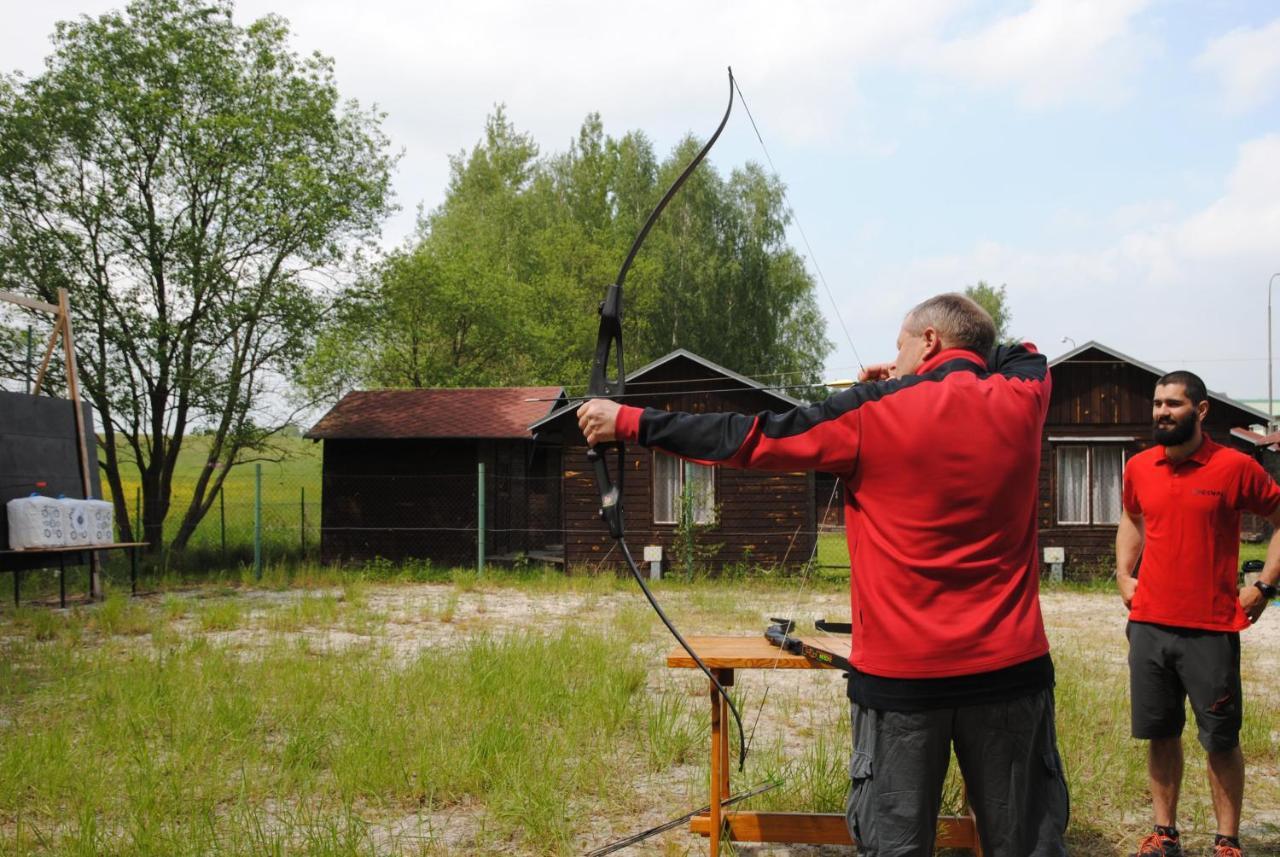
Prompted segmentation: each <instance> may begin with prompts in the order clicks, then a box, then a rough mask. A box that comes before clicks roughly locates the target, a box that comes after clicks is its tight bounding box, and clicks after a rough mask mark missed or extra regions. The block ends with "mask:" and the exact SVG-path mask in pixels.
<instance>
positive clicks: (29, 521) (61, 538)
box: [5, 494, 67, 550]
mask: <svg viewBox="0 0 1280 857" xmlns="http://www.w3.org/2000/svg"><path fill="white" fill-rule="evenodd" d="M5 510H6V512H7V513H8V516H9V547H10V548H11V549H12V550H30V549H32V548H60V547H65V546H66V544H67V530H66V523H65V522H64V514H65V512H64V510H63V505H62V503H61V502H59V501H58V500H55V499H53V498H52V497H41V496H40V495H39V494H32V495H31V496H30V497H18V498H16V499H13V500H10V501H9V502H8V503H6V504H5Z"/></svg>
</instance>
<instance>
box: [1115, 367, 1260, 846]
mask: <svg viewBox="0 0 1280 857" xmlns="http://www.w3.org/2000/svg"><path fill="white" fill-rule="evenodd" d="M1208 412H1209V397H1208V394H1207V392H1206V390H1205V387H1204V382H1203V381H1201V380H1200V378H1199V377H1197V376H1196V375H1193V374H1192V373H1190V372H1170V373H1169V374H1168V375H1165V376H1164V377H1162V378H1160V379H1159V380H1158V381H1156V391H1155V398H1154V399H1153V400H1152V421H1153V427H1152V433H1153V436H1154V438H1155V441H1156V446H1153V447H1151V448H1150V449H1147V450H1144V451H1142V452H1140V453H1138V454H1137V455H1135V456H1134V457H1133V458H1131V459H1129V461H1128V463H1127V464H1126V465H1125V468H1124V503H1123V510H1122V512H1121V515H1120V525H1119V527H1118V528H1117V530H1116V582H1117V584H1118V585H1119V587H1120V597H1121V598H1122V599H1124V604H1125V606H1126V607H1128V608H1129V626H1128V628H1127V629H1126V632H1125V633H1126V636H1127V637H1128V638H1129V687H1130V698H1131V705H1132V721H1133V724H1132V725H1133V737H1135V738H1145V739H1148V740H1149V741H1150V744H1149V745H1148V747H1147V773H1148V776H1149V779H1150V784H1151V798H1152V808H1153V810H1154V815H1155V829H1154V830H1153V831H1152V833H1151V834H1150V835H1148V836H1147V837H1146V838H1145V839H1143V840H1142V843H1141V844H1140V845H1139V846H1138V854H1139V855H1159V857H1181V855H1182V846H1181V845H1180V844H1179V842H1178V828H1177V813H1178V791H1179V788H1180V787H1181V784H1182V728H1183V726H1184V725H1185V721H1186V712H1185V704H1186V700H1187V698H1188V697H1189V698H1190V699H1191V710H1192V711H1193V712H1194V713H1195V717H1196V724H1197V726H1198V728H1199V739H1200V744H1201V746H1203V747H1204V749H1205V752H1206V753H1207V754H1208V762H1209V786H1210V790H1211V791H1212V793H1213V810H1214V815H1215V816H1216V817H1217V822H1218V835H1217V837H1216V841H1215V843H1214V854H1215V857H1240V853H1241V852H1240V842H1239V839H1238V838H1237V837H1238V835H1239V830H1240V807H1241V803H1242V801H1243V797H1244V756H1242V755H1241V753H1240V723H1241V715H1242V700H1241V696H1240V631H1241V629H1243V628H1247V627H1249V625H1250V624H1251V623H1253V622H1256V621H1258V617H1259V616H1261V615H1262V611H1263V610H1265V609H1266V606H1267V602H1268V600H1270V599H1271V598H1274V597H1275V595H1276V587H1275V584H1276V581H1277V579H1280V488H1278V487H1277V486H1276V484H1275V482H1274V481H1273V480H1272V479H1271V477H1270V476H1268V475H1267V472H1266V471H1265V470H1263V469H1262V467H1261V466H1260V465H1259V464H1258V463H1257V462H1256V461H1254V460H1253V459H1252V458H1250V457H1248V456H1247V455H1244V454H1243V453H1240V452H1236V451H1235V450H1232V449H1227V448H1226V447H1223V446H1219V445H1218V444H1216V443H1214V442H1213V440H1212V439H1210V437H1209V436H1208V435H1207V434H1205V433H1204V431H1203V428H1202V424H1203V422H1204V418H1205V415H1206V414H1207V413H1208ZM1244 511H1249V512H1254V513H1255V514H1258V515H1263V516H1265V517H1268V518H1270V520H1271V522H1272V524H1275V525H1277V529H1276V531H1275V535H1273V536H1272V538H1271V544H1270V545H1269V546H1268V548H1267V559H1266V563H1265V564H1264V566H1263V569H1262V574H1261V578H1260V580H1259V581H1258V583H1257V584H1256V585H1255V586H1246V587H1245V588H1243V589H1237V588H1236V581H1237V579H1238V578H1237V576H1236V565H1237V562H1238V561H1239V555H1240V513H1241V512H1244ZM1140 555H1141V563H1142V564H1141V573H1140V574H1139V575H1138V576H1137V577H1135V576H1134V570H1135V568H1137V566H1138V561H1139V556H1140Z"/></svg>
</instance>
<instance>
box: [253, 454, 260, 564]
mask: <svg viewBox="0 0 1280 857" xmlns="http://www.w3.org/2000/svg"><path fill="white" fill-rule="evenodd" d="M253 578H254V580H262V462H258V463H257V464H255V465H253Z"/></svg>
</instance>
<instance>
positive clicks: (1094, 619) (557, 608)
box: [211, 585, 1280, 857]
mask: <svg viewBox="0 0 1280 857" xmlns="http://www.w3.org/2000/svg"><path fill="white" fill-rule="evenodd" d="M249 597H251V598H253V597H257V596H255V595H251V596H249ZM262 597H264V598H268V599H271V600H273V601H276V600H279V599H288V598H290V597H297V596H296V595H291V594H284V595H281V594H275V593H272V594H268V593H264V594H263V595H262ZM659 598H660V600H662V601H663V603H664V605H665V606H666V607H667V609H668V612H671V613H673V614H674V616H675V618H676V621H677V624H678V626H679V627H681V628H682V630H685V631H686V632H689V633H694V632H695V631H700V630H703V629H702V628H700V627H698V626H697V622H698V619H705V617H706V615H707V613H708V611H709V609H710V608H706V607H703V608H699V607H698V605H697V604H696V603H692V602H693V601H696V597H691V596H690V595H689V594H688V593H683V592H678V591H664V592H661V593H660V595H659ZM777 598H778V596H777V595H776V594H773V595H770V594H760V593H752V592H746V593H743V594H742V595H741V597H740V598H737V599H735V604H734V611H733V612H734V614H735V616H737V617H739V619H740V618H741V617H742V616H744V615H745V616H750V615H753V614H754V615H758V616H759V617H760V621H761V622H762V623H763V620H764V618H765V617H767V616H768V615H770V614H771V613H773V612H778V611H779V604H778V603H777ZM785 600H786V599H784V601H785ZM366 601H367V606H368V608H369V610H371V611H372V612H374V613H376V614H381V615H382V616H384V617H385V618H386V623H385V624H384V625H382V626H381V627H379V628H378V629H377V630H376V631H375V632H374V636H365V635H362V634H357V633H352V632H350V631H346V630H339V629H307V630H303V631H299V632H297V633H298V634H299V635H301V636H305V637H306V638H307V639H308V641H309V642H310V643H311V644H312V645H313V646H315V647H316V648H318V649H321V650H323V649H324V648H326V647H333V648H343V647H346V646H350V645H359V644H366V643H369V642H375V641H376V642H377V643H379V644H382V645H388V646H390V647H391V650H392V651H393V652H394V653H395V655H396V656H397V657H398V658H401V659H404V660H405V661H409V660H413V659H415V658H417V657H419V656H420V655H423V654H424V653H429V652H431V651H433V650H435V651H438V650H439V649H440V647H442V646H446V647H447V646H451V645H461V644H462V643H463V642H465V641H466V640H467V639H469V638H470V637H471V636H473V635H476V634H488V635H495V636H502V635H505V634H510V633H522V632H525V631H527V629H528V628H529V627H530V625H532V624H536V625H538V626H541V627H544V628H545V627H552V626H554V625H556V624H558V623H564V622H569V623H573V622H589V623H592V624H603V623H607V620H608V617H609V616H611V615H614V614H615V613H617V612H618V611H620V610H624V609H633V608H635V607H636V606H637V605H640V606H641V607H642V608H643V609H647V606H644V605H643V603H642V599H641V597H640V595H639V593H631V592H619V593H612V594H604V595H602V594H579V593H572V592H570V593H563V592H561V593H545V594H540V593H528V592H523V591H519V590H514V589H504V588H498V589H484V588H478V589H477V590H475V591H466V592H457V591H456V590H455V589H454V588H453V587H451V586H447V585H398V586H394V587H372V588H370V589H369V590H368V591H367V593H366ZM1041 604H1042V608H1043V611H1044V615H1045V624H1046V628H1047V631H1048V634H1049V637H1050V641H1051V644H1052V645H1053V647H1054V648H1055V649H1058V650H1072V649H1077V650H1084V651H1086V652H1088V653H1089V656H1090V657H1091V658H1096V660H1097V664H1098V668H1099V669H1100V670H1107V671H1108V672H1110V671H1119V670H1124V669H1126V666H1125V664H1126V652H1127V646H1126V643H1125V637H1124V627H1125V622H1126V611H1125V609H1124V608H1123V606H1122V605H1121V603H1120V601H1119V598H1118V596H1115V595H1111V594H1107V593H1096V594H1082V593H1068V592H1047V593H1045V594H1044V595H1043V596H1042V599H1041ZM781 609H782V612H789V613H790V614H791V615H793V616H796V617H805V619H806V621H807V619H808V618H814V617H821V616H828V617H831V618H836V617H839V616H842V615H846V614H847V601H846V600H845V597H844V596H843V595H839V594H830V593H827V594H821V595H810V596H808V597H807V598H805V599H804V601H803V604H800V605H792V604H788V605H785V606H784V607H782V608H781ZM446 611H447V613H448V615H449V617H450V618H449V621H447V622H446V621H441V619H440V617H441V615H442V613H443V612H446ZM690 611H697V612H694V613H692V614H690ZM682 614H685V616H686V618H685V620H684V621H681V615H682ZM690 615H691V616H693V617H697V618H688V617H689V616H690ZM717 621H718V620H717ZM751 621H754V620H751ZM749 625H750V621H748V622H746V623H744V624H743V627H736V628H732V629H730V628H727V627H724V628H715V629H713V630H714V632H716V633H720V632H727V631H731V630H732V631H733V632H735V633H750V632H751V631H752V629H751V628H750V627H749ZM211 636H212V637H214V638H215V639H221V640H223V641H224V642H227V643H230V644H232V645H236V646H242V647H244V649H245V650H246V652H251V651H252V650H253V649H254V648H255V646H256V645H257V644H259V643H265V642H266V641H267V640H268V639H272V638H273V637H276V638H278V637H277V635H276V634H275V633H274V632H267V631H258V630H240V631H230V632H222V633H219V634H213V635H211ZM1242 640H1243V647H1242V651H1243V653H1244V654H1243V657H1244V659H1245V662H1246V674H1247V675H1250V676H1253V679H1252V680H1251V681H1250V682H1248V684H1247V686H1246V699H1247V700H1248V703H1249V704H1251V705H1262V706H1266V707H1268V708H1271V709H1273V710H1276V711H1280V683H1278V682H1274V681H1270V680H1268V677H1269V676H1271V675H1274V674H1275V665H1276V654H1275V653H1276V651H1277V648H1278V647H1280V609H1277V610H1273V611H1272V612H1270V613H1268V614H1267V615H1265V616H1264V619H1263V621H1262V622H1261V623H1259V624H1258V625H1257V626H1255V627H1253V628H1250V629H1248V630H1247V631H1246V632H1244V634H1243V635H1242ZM672 646H673V642H672V641H671V639H670V638H669V637H667V636H666V635H665V631H661V629H659V633H658V634H657V635H655V637H654V638H653V640H652V642H651V643H650V644H648V645H646V646H645V647H644V651H640V652H637V656H638V657H644V658H648V659H652V660H653V661H654V662H655V663H661V662H662V659H663V658H664V656H665V653H666V652H667V651H668V650H669V649H670V648H671V647H672ZM822 678H824V677H822V676H819V675H818V674H815V673H812V672H809V671H788V670H779V671H773V672H772V673H771V674H770V675H768V676H767V679H766V680H765V682H766V683H767V686H768V690H767V692H768V694H769V698H768V700H766V703H767V704H766V705H765V706H763V707H761V706H759V705H758V702H756V701H755V700H758V699H759V697H758V696H755V697H753V701H752V702H751V703H749V704H748V705H746V706H744V708H745V709H746V710H744V712H743V716H744V719H745V720H746V731H747V734H748V735H749V736H752V743H753V746H765V745H769V744H772V743H774V742H780V743H781V744H782V746H783V747H784V752H785V754H786V755H787V756H788V757H799V756H800V755H801V754H802V753H803V752H804V750H805V748H806V746H807V745H808V742H809V741H810V736H811V734H812V733H811V731H810V730H809V729H808V728H807V726H808V725H809V724H810V723H811V721H812V718H813V717H814V714H815V712H819V711H821V712H823V713H824V716H829V712H830V711H833V710H837V707H843V706H845V705H847V701H846V699H845V696H844V683H843V682H841V681H822ZM758 681H759V675H758V674H757V675H756V676H752V675H751V674H750V673H748V672H744V673H743V674H742V678H741V679H740V682H741V683H742V684H743V685H744V686H746V687H745V688H744V689H747V690H748V694H749V695H750V694H751V693H758V692H759V690H758V689H756V690H754V691H753V690H751V689H750V688H749V684H748V683H752V682H758ZM673 683H675V684H676V685H677V686H683V687H685V688H686V689H687V692H688V693H689V694H690V695H691V696H693V695H701V694H703V693H705V690H704V685H703V683H702V681H701V679H700V677H698V676H696V675H694V674H693V673H692V671H688V672H685V671H681V672H680V674H672V673H670V672H668V671H666V670H654V671H652V672H651V674H650V685H651V688H652V689H653V690H655V691H657V690H659V689H662V688H664V687H665V688H670V687H671V686H672V684H673ZM799 700H802V701H803V702H802V703H798V702H797V701H799ZM1277 728H1278V729H1280V718H1277ZM1272 737H1273V740H1277V741H1280V732H1277V733H1273V736H1272ZM694 776H695V772H694V771H692V770H690V771H671V772H667V775H666V777H665V781H658V780H656V779H653V778H650V779H648V780H645V779H641V780H639V781H637V782H636V784H635V788H636V790H637V792H638V793H640V794H646V793H649V794H653V795H654V796H655V798H656V797H657V796H659V795H662V796H663V799H660V800H655V801H654V803H655V805H662V806H668V807H669V806H670V805H671V795H672V785H671V784H672V782H673V781H674V782H682V781H683V782H688V781H690V780H692V779H693V777H694ZM748 778H749V777H748ZM735 787H736V784H735ZM688 799H689V805H690V807H692V806H694V805H695V803H697V804H701V803H703V802H704V801H705V798H704V797H703V796H702V795H701V794H700V793H699V794H689V796H688ZM1275 809H1276V810H1277V811H1276V812H1266V813H1265V815H1266V816H1267V817H1266V819H1264V821H1265V822H1266V823H1267V824H1271V825H1280V807H1278V808H1275ZM1273 816H1274V817H1273ZM473 820H474V814H473V812H472V811H471V810H470V809H469V808H465V807H454V808H451V809H450V810H449V811H448V812H447V813H440V814H431V815H425V814H424V815H414V816H410V817H405V818H388V819H385V820H383V821H381V822H379V823H378V825H377V826H378V828H379V829H380V839H381V840H382V841H384V842H385V843H386V845H387V847H388V850H395V851H399V850H402V849H403V850H405V851H412V850H413V842H414V841H416V840H421V839H426V838H430V839H434V840H435V841H436V842H437V843H440V842H445V843H457V844H458V845H459V846H460V847H459V852H460V853H461V852H464V851H466V850H467V849H466V847H465V844H464V843H465V842H466V841H467V839H468V834H469V832H470V831H471V830H472V827H473V824H472V822H473ZM666 820H667V818H666V815H664V814H663V813H662V812H661V811H658V810H655V811H653V812H652V813H647V814H645V815H644V816H643V817H638V818H635V819H631V820H628V822H627V824H626V827H625V829H626V830H630V829H636V830H639V829H643V828H645V827H648V826H651V825H655V824H658V823H661V822H663V821H666ZM1129 821H1131V822H1132V823H1134V824H1140V823H1143V822H1142V820H1141V819H1130V820H1129ZM593 826H594V827H595V828H596V829H597V830H598V831H599V832H598V833H597V834H596V835H592V836H591V837H590V840H589V843H588V844H589V846H590V847H598V846H599V845H601V844H603V843H605V842H608V841H610V840H611V839H612V838H614V837H616V836H618V835H619V833H618V824H617V822H616V820H615V821H614V822H612V823H611V822H609V821H608V820H606V819H598V820H597V822H596V824H595V825H593ZM704 843H705V840H701V839H698V838H696V837H692V836H690V835H688V834H687V833H684V832H681V831H676V832H673V833H670V834H665V835H664V836H662V837H658V838H655V839H653V840H650V841H649V842H648V843H645V844H644V845H639V846H635V847H632V848H629V849H626V850H624V851H622V852H619V853H623V854H686V853H689V854H697V853H702V850H701V849H702V848H704V847H705V844H704ZM736 853H739V854H743V855H758V857H766V855H767V857H801V855H804V856H805V857H820V856H822V855H826V856H827V857H830V855H845V854H853V853H855V852H854V851H853V850H852V849H849V848H839V847H829V846H824V847H821V848H819V847H812V846H781V845H771V846H763V845H762V846H751V845H742V844H740V845H738V846H737V852H736ZM1090 853H1091V854H1093V853H1099V854H1101V853H1106V850H1105V849H1103V850H1100V851H1098V852H1094V851H1093V850H1092V849H1090ZM1114 853H1122V852H1120V851H1115V852H1114ZM1250 853H1251V854H1261V853H1272V854H1274V853H1277V852H1274V851H1270V852H1268V851H1266V850H1263V851H1259V850H1257V849H1254V850H1253V851H1251V852H1250Z"/></svg>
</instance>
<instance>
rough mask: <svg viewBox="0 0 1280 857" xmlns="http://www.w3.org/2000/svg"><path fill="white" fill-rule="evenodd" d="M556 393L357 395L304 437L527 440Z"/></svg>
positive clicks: (466, 390)
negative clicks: (530, 428) (530, 431)
mask: <svg viewBox="0 0 1280 857" xmlns="http://www.w3.org/2000/svg"><path fill="white" fill-rule="evenodd" d="M561 393H562V388H561V387H483V388H475V387H460V388H450V389H441V388H436V389H429V390H358V391H356V392H352V393H348V394H347V395H345V396H343V397H342V401H340V402H338V404H336V405H334V406H333V409H332V410H330V411H329V413H327V414H325V415H324V416H323V417H322V418H321V419H320V421H319V422H318V423H316V424H315V425H314V426H312V427H311V430H310V431H309V432H307V433H306V435H305V437H308V438H312V439H316V440H318V439H322V438H436V437H439V438H443V437H485V438H528V437H530V433H529V426H530V425H531V424H532V423H534V422H536V421H538V420H540V419H541V418H542V417H545V416H546V415H547V414H548V413H549V412H550V411H551V408H552V406H553V405H554V404H555V401H554V400H555V399H557V398H558V397H559V396H560V394H561ZM529 399H539V400H542V401H533V402H531V401H528V400H529ZM547 400H552V401H547Z"/></svg>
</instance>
